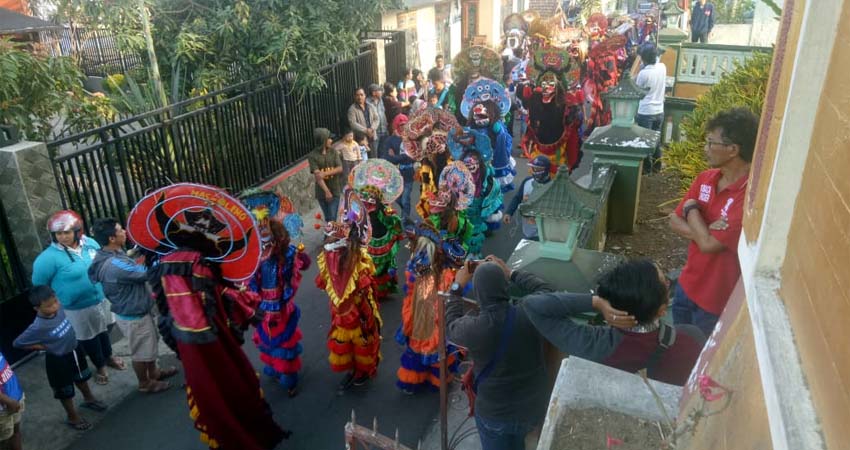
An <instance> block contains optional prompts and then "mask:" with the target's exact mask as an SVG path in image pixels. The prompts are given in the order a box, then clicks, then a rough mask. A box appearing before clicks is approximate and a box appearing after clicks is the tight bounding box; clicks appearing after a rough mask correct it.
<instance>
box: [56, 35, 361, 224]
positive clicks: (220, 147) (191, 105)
mask: <svg viewBox="0 0 850 450" xmlns="http://www.w3.org/2000/svg"><path fill="white" fill-rule="evenodd" d="M375 53H376V50H375V45H374V44H370V45H366V46H363V47H361V51H360V53H359V54H358V55H356V56H354V57H353V58H350V59H348V60H345V61H342V62H338V63H336V64H333V65H330V66H327V67H325V68H323V69H322V74H323V76H324V78H325V81H326V83H327V87H326V88H325V89H322V90H320V91H316V92H311V93H307V94H305V95H303V96H299V95H298V94H295V93H293V92H292V89H291V84H290V81H288V78H289V77H287V76H285V74H282V75H281V76H279V77H278V76H266V77H263V78H259V79H256V80H252V81H248V82H245V83H241V84H238V85H234V86H231V87H228V88H226V89H223V90H221V91H216V92H212V93H210V94H207V95H205V96H202V97H196V98H192V99H189V100H186V101H183V102H180V103H176V104H173V105H170V106H168V107H166V108H162V109H158V110H154V111H151V112H148V113H145V114H141V115H138V116H135V117H132V118H129V119H127V120H122V121H120V122H116V123H112V124H109V125H107V126H104V127H101V128H97V129H94V130H90V131H87V132H84V133H80V134H76V135H74V136H70V137H67V138H63V139H60V140H57V141H54V142H50V143H48V150H49V151H50V154H51V158H52V160H53V166H54V173H55V176H56V183H57V185H58V187H59V191H60V194H61V196H62V202H63V204H64V206H65V207H67V208H71V209H74V210H76V211H78V212H79V213H80V214H81V215H82V216H83V217H84V218H85V220H86V223H91V222H92V220H93V219H94V218H97V217H104V216H111V217H116V218H118V219H119V220H122V221H123V220H124V219H125V218H126V214H127V213H128V211H129V209H130V208H132V206H133V205H134V204H135V203H136V202H137V201H138V200H139V199H140V198H141V197H142V196H144V195H145V193H146V192H147V191H149V190H150V189H154V188H158V187H161V186H165V185H167V184H170V183H172V182H197V183H204V184H212V185H217V186H220V187H223V188H226V189H228V190H230V191H231V192H239V191H241V190H243V189H246V188H249V187H252V186H255V185H257V184H259V183H261V182H262V181H264V180H266V179H268V178H270V177H272V176H274V175H275V174H277V173H278V172H280V171H281V170H284V169H285V168H286V167H288V166H290V165H292V164H293V163H295V162H297V161H298V160H300V159H301V158H303V157H305V156H306V154H307V153H308V152H309V151H310V149H311V147H312V145H313V128H315V127H326V128H329V129H331V130H332V131H334V132H337V133H338V132H339V131H341V128H342V126H343V121H344V118H345V112H346V110H347V108H348V107H349V105H350V104H351V101H352V93H353V92H354V89H355V87H363V86H366V85H368V84H370V83H375V82H377V61H376V59H377V57H376V54H375Z"/></svg>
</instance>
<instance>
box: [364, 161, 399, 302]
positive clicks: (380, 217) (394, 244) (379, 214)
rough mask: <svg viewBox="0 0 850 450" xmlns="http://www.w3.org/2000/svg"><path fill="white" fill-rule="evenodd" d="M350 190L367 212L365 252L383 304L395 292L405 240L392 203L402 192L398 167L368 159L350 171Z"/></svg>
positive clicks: (378, 296) (378, 295)
mask: <svg viewBox="0 0 850 450" xmlns="http://www.w3.org/2000/svg"><path fill="white" fill-rule="evenodd" d="M351 187H352V188H354V190H355V191H357V193H358V194H359V195H360V198H361V199H362V200H363V203H364V204H365V205H366V209H367V210H368V211H369V224H370V225H371V226H372V239H370V240H369V245H368V251H369V256H371V257H372V262H373V263H374V264H375V284H376V285H377V291H376V292H375V295H376V299H377V300H378V301H382V300H383V299H385V298H386V297H387V296H388V295H389V294H391V293H394V292H396V286H397V283H398V282H397V280H396V254H398V248H399V243H400V242H401V240H402V239H404V235H403V233H402V224H401V217H399V216H398V214H397V213H396V212H395V211H394V210H393V208H392V206H391V205H392V203H393V202H394V201H396V199H397V198H398V197H399V196H401V193H402V192H403V191H404V179H403V178H402V176H401V172H399V170H398V168H397V167H396V166H394V165H393V164H392V163H390V162H388V161H386V160H383V159H369V160H366V161H363V162H362V163H360V164H358V165H357V167H355V168H354V170H352V171H351Z"/></svg>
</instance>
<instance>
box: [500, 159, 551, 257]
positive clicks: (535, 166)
mask: <svg viewBox="0 0 850 450" xmlns="http://www.w3.org/2000/svg"><path fill="white" fill-rule="evenodd" d="M551 169H552V162H551V161H549V158H547V157H546V156H543V155H540V156H538V157H536V158H534V159H533V160H531V162H529V163H528V175H529V176H528V177H527V178H526V179H524V180H522V184H520V186H519V193H517V194H516V195H514V197H513V198H512V199H511V203H510V205H508V209H507V211H505V212H506V214H505V218H504V219H503V220H504V222H505V224H506V225H507V224H509V223H511V216H513V215H514V214H516V212H517V209H519V205H520V203H524V202H526V201H528V197H529V196H531V192H532V191H534V188H535V187H536V186H537V185H544V184H547V183H549V182H550V181H552V173H551ZM522 235H523V236H524V237H525V238H526V239H530V240H532V241H536V240H538V236H537V223H536V222H535V221H534V218H531V217H529V218H523V219H522Z"/></svg>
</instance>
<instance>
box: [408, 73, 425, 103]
mask: <svg viewBox="0 0 850 450" xmlns="http://www.w3.org/2000/svg"><path fill="white" fill-rule="evenodd" d="M413 82H414V83H416V97H418V98H419V99H420V100H422V101H423V102H424V101H425V96H427V95H428V80H426V79H425V74H424V73H422V71H421V70H419V69H413ZM411 103H413V102H412V101H411Z"/></svg>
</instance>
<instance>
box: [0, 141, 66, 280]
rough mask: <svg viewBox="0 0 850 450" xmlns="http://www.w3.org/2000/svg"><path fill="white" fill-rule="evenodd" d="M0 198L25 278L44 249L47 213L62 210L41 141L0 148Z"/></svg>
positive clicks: (46, 236) (44, 146) (50, 167)
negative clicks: (24, 271)
mask: <svg viewBox="0 0 850 450" xmlns="http://www.w3.org/2000/svg"><path fill="white" fill-rule="evenodd" d="M0 198H1V199H2V200H3V205H4V206H5V207H6V216H7V217H8V219H9V225H10V226H11V228H12V230H13V233H12V238H13V239H14V241H15V246H16V247H17V249H18V255H19V256H20V258H21V263H22V264H23V266H24V270H26V275H27V278H29V277H30V276H31V275H32V263H33V262H34V261H35V258H36V256H38V254H39V253H41V251H42V250H43V249H44V244H45V243H46V242H47V239H48V235H47V230H46V228H45V224H46V223H47V218H48V217H49V216H50V214H52V213H54V212H55V211H58V210H60V209H62V200H61V198H60V197H59V190H58V189H57V187H56V178H55V176H54V175H53V164H52V163H51V162H50V156H48V153H47V146H46V145H45V144H44V143H42V142H20V143H18V144H15V145H10V146H8V147H2V148H0Z"/></svg>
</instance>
